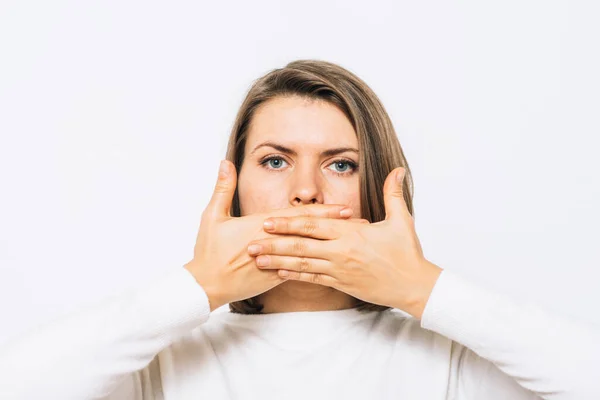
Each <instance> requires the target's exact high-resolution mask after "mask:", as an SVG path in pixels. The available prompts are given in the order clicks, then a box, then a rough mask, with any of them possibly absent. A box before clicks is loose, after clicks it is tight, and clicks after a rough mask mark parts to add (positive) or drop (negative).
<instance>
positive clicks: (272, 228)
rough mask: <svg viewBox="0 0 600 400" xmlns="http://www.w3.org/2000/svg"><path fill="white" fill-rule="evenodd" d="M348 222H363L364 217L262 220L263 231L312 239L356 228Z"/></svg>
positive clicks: (337, 236)
mask: <svg viewBox="0 0 600 400" xmlns="http://www.w3.org/2000/svg"><path fill="white" fill-rule="evenodd" d="M348 223H356V224H365V223H367V224H368V223H369V221H367V220H366V219H348V220H336V219H331V218H315V217H277V218H268V219H266V220H265V222H264V228H265V231H267V232H269V233H273V234H281V235H299V236H306V237H312V238H314V239H323V240H331V239H339V237H340V236H341V235H342V233H343V232H345V231H347V230H348V229H356V225H348Z"/></svg>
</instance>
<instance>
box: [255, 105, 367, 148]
mask: <svg viewBox="0 0 600 400" xmlns="http://www.w3.org/2000/svg"><path fill="white" fill-rule="evenodd" d="M267 140H269V141H273V142H277V143H279V144H282V145H284V146H289V147H292V148H296V149H297V150H298V151H310V150H312V149H314V150H317V149H319V150H322V149H323V148H328V147H341V146H353V147H356V148H357V145H358V140H357V138H356V132H355V131H354V128H353V127H352V124H351V123H350V121H349V120H348V118H347V117H346V115H345V114H344V113H343V112H342V111H341V110H340V109H339V108H337V107H336V106H334V105H333V104H331V103H328V102H326V101H323V100H314V99H305V98H301V97H298V96H293V97H277V98H275V99H272V100H269V101H267V102H266V103H264V104H262V105H261V106H260V107H259V108H258V109H257V110H256V112H255V114H254V117H253V118H252V122H251V124H250V129H249V132H248V138H247V141H246V147H247V149H252V148H254V146H256V145H257V144H259V143H262V142H264V141H267Z"/></svg>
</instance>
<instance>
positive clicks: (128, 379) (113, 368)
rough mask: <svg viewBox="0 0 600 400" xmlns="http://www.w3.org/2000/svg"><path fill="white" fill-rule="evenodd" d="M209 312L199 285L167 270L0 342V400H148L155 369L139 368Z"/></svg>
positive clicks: (183, 271)
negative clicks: (104, 298)
mask: <svg viewBox="0 0 600 400" xmlns="http://www.w3.org/2000/svg"><path fill="white" fill-rule="evenodd" d="M209 314H210V306H209V301H208V298H207V296H206V294H205V292H204V290H203V289H202V287H201V286H199V285H198V284H197V282H196V280H195V279H194V277H193V276H192V275H191V274H190V272H189V271H187V270H186V269H184V268H179V269H177V270H174V271H172V272H170V273H168V274H165V275H164V276H162V277H161V278H160V279H156V280H155V281H152V282H150V283H149V284H147V285H144V286H143V287H139V288H135V289H134V290H130V291H127V292H125V293H123V294H122V295H119V296H116V297H113V298H110V299H109V300H108V301H105V302H102V303H100V304H96V305H94V306H93V307H89V308H87V309H84V310H80V311H77V312H76V313H72V314H69V315H68V316H65V317H63V318H60V319H57V320H54V321H52V322H51V323H49V324H46V325H44V326H42V327H40V328H38V329H36V330H32V331H30V332H28V333H27V334H26V335H24V336H23V337H20V338H18V339H15V340H13V341H11V342H9V343H7V344H5V345H4V346H3V348H2V349H0V398H3V399H4V398H6V399H14V400H17V399H33V398H40V397H44V398H53V399H78V400H82V399H99V398H109V399H112V400H116V399H121V398H122V399H147V398H149V396H148V395H149V391H148V388H149V387H150V380H151V379H152V378H153V377H152V374H153V373H154V372H155V370H156V366H155V367H153V368H147V369H145V368H146V367H147V366H149V364H150V363H151V361H153V359H154V357H155V356H156V354H158V353H159V352H160V351H161V350H163V349H164V348H166V347H168V346H169V345H170V344H171V343H172V342H173V341H175V340H176V339H177V338H178V337H180V336H182V335H184V334H186V333H188V332H189V331H190V330H192V329H194V328H195V327H197V326H199V325H200V324H202V323H203V322H205V321H206V320H207V319H208V317H209ZM155 362H157V359H156V360H154V362H153V363H155ZM111 393H112V394H111Z"/></svg>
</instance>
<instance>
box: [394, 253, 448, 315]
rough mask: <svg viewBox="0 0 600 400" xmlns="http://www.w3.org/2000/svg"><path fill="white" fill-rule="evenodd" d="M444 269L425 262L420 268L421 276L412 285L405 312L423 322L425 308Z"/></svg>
mask: <svg viewBox="0 0 600 400" xmlns="http://www.w3.org/2000/svg"><path fill="white" fill-rule="evenodd" d="M442 270H443V269H442V268H440V267H438V266H437V265H435V264H433V263H431V262H429V261H427V260H424V262H423V264H422V266H421V267H420V268H419V274H418V276H417V278H416V279H415V280H414V283H413V284H412V285H411V288H412V291H411V293H410V294H409V295H408V296H407V298H408V300H407V301H406V303H405V304H404V306H403V308H401V309H402V310H403V311H406V312H407V313H409V314H411V315H412V316H413V317H415V318H417V319H419V320H421V318H422V316H423V311H424V310H425V306H426V305H427V302H428V301H429V297H430V296H431V292H432V291H433V288H434V286H435V284H436V282H437V280H438V278H439V276H440V274H441V273H442Z"/></svg>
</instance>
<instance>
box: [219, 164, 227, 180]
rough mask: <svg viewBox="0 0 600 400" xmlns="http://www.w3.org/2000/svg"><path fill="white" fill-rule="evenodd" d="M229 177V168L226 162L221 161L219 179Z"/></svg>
mask: <svg viewBox="0 0 600 400" xmlns="http://www.w3.org/2000/svg"><path fill="white" fill-rule="evenodd" d="M228 176H229V166H228V165H227V162H226V161H225V160H221V164H220V165H219V178H227V177H228Z"/></svg>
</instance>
